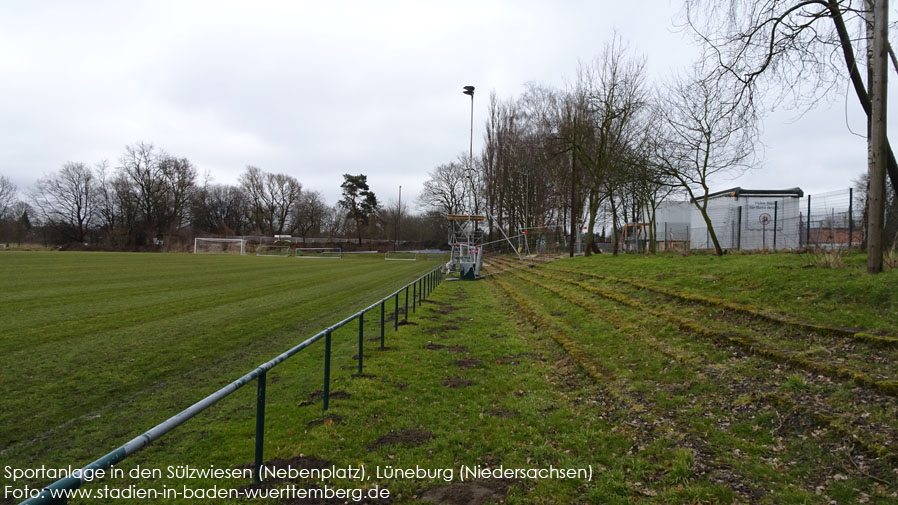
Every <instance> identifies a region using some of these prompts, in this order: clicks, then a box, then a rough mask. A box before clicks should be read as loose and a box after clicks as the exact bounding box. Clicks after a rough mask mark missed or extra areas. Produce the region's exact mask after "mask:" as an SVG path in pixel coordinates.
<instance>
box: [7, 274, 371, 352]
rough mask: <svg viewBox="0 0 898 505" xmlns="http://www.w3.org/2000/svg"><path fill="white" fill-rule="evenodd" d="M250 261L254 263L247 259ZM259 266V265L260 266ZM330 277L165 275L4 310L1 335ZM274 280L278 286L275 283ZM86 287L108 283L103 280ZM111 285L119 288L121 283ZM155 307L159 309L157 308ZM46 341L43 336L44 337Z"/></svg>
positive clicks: (56, 331)
mask: <svg viewBox="0 0 898 505" xmlns="http://www.w3.org/2000/svg"><path fill="white" fill-rule="evenodd" d="M198 259H200V258H198ZM248 261H252V259H248ZM254 264H256V265H257V266H258V265H259V263H257V262H254ZM241 267H243V265H241ZM341 267H343V268H342V269H341V270H343V271H345V272H346V273H347V274H348V275H356V274H358V273H363V272H364V271H365V270H366V269H368V268H370V266H369V265H361V264H359V265H352V264H351V263H349V262H347V264H346V265H341ZM330 272H331V270H330V269H324V270H320V269H313V268H311V267H309V266H299V267H297V268H295V269H289V268H288V269H285V268H284V265H279V266H277V267H276V268H275V267H268V268H263V269H261V270H260V271H254V270H253V269H252V268H246V267H243V268H241V269H240V271H238V272H236V273H232V272H229V271H220V270H219V271H210V270H208V269H203V270H202V272H201V273H199V274H196V273H195V274H193V275H191V276H182V275H181V274H180V273H177V275H175V274H172V273H168V272H160V273H158V274H156V275H155V276H152V277H148V278H147V279H148V280H151V281H152V284H153V287H152V288H150V287H149V286H148V283H145V282H138V283H134V282H129V283H126V284H119V285H117V286H116V287H115V288H114V289H112V288H110V289H107V290H105V291H101V292H98V293H93V294H91V295H88V296H81V295H77V294H72V295H69V296H66V297H61V298H59V299H58V300H55V303H54V304H53V305H51V306H48V307H46V308H43V307H40V306H34V305H32V304H30V303H26V304H23V305H20V306H18V307H17V306H16V305H12V304H11V305H9V306H7V307H6V309H4V312H6V311H9V313H10V317H7V318H4V319H3V322H0V331H2V332H3V334H7V335H8V334H9V333H7V332H12V331H20V333H17V335H16V336H17V337H19V338H23V337H27V336H28V335H29V333H36V334H41V333H46V334H50V335H60V332H65V330H66V328H71V327H73V325H71V324H70V322H69V318H71V319H76V320H77V319H84V318H96V319H98V322H99V323H100V325H101V326H100V328H97V329H102V328H103V326H102V325H103V319H104V316H105V317H106V318H108V319H110V320H111V321H115V320H116V318H117V316H119V315H120V314H122V313H130V312H132V311H133V309H134V308H135V307H140V308H141V309H143V313H144V314H151V312H150V311H148V310H146V309H150V308H152V309H153V310H152V313H157V312H163V313H164V312H166V311H167V310H170V309H171V307H166V305H169V306H172V307H174V306H177V305H180V304H182V302H183V301H184V300H190V301H191V303H192V304H194V305H198V304H199V303H201V301H202V300H203V299H205V300H206V301H207V302H209V303H212V304H215V303H216V299H222V300H227V299H229V298H232V299H233V298H241V297H242V298H251V297H253V296H258V294H259V293H260V292H263V291H265V290H271V291H275V290H277V289H279V288H283V287H285V286H289V285H291V284H293V283H297V282H303V283H310V282H311V283H317V282H321V281H324V280H327V279H328V277H329V276H330V275H331V273H330ZM158 279H164V281H163V282H159V281H158ZM273 279H274V282H272V280H273ZM75 282H78V281H75ZM85 282H98V283H103V284H105V283H106V281H105V280H103V279H96V280H94V281H85ZM110 284H111V285H116V283H110ZM212 288H214V289H212ZM154 304H156V305H158V307H154V306H153V305H154ZM130 317H137V315H130ZM59 323H61V325H60V324H59ZM82 324H87V323H81V322H80V321H79V324H77V325H76V327H77V328H78V329H79V330H80V329H81V325H82ZM113 324H114V323H113ZM60 326H61V327H60ZM113 327H114V326H113ZM84 329H85V330H87V329H88V328H84ZM94 330H96V329H94ZM43 337H44V335H42V338H43ZM21 343H22V342H21V341H20V342H17V343H16V347H19V346H20V345H21ZM0 349H2V340H0Z"/></svg>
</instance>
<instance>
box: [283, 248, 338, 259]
mask: <svg viewBox="0 0 898 505" xmlns="http://www.w3.org/2000/svg"><path fill="white" fill-rule="evenodd" d="M294 255H295V256H296V257H297V258H311V259H337V260H338V259H341V258H343V250H342V249H340V248H339V247H297V248H296V251H295V253H294Z"/></svg>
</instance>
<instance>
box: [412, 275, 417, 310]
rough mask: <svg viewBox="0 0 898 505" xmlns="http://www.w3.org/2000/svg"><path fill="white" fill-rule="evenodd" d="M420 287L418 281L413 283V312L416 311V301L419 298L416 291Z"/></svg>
mask: <svg viewBox="0 0 898 505" xmlns="http://www.w3.org/2000/svg"><path fill="white" fill-rule="evenodd" d="M417 288H418V281H415V282H413V283H412V312H415V301H416V300H417V299H418V294H417V293H416V291H415V290H416V289H417Z"/></svg>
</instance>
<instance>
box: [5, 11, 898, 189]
mask: <svg viewBox="0 0 898 505" xmlns="http://www.w3.org/2000/svg"><path fill="white" fill-rule="evenodd" d="M679 9H680V2H679V1H676V0H671V1H668V0H643V1H638V2H620V1H616V2H611V1H588V0H584V1H559V0H554V1H545V2H536V1H511V0H509V1H473V2H465V1H458V0H455V1H451V2H450V1H439V2H438V1H429V2H428V1H415V2H412V1H408V2H399V1H393V0H381V1H377V2H374V1H359V2H350V1H328V2H321V1H319V2H299V1H292V2H287V1H282V2H275V1H271V2H260V1H254V2H187V1H177V2H163V1H147V2H138V1H127V2H118V1H109V2H84V1H79V2H71V1H65V2H43V1H35V2H14V1H4V2H0V76H2V79H0V118H2V120H0V129H2V131H0V174H3V175H6V176H9V177H10V178H12V180H13V181H14V182H15V183H16V184H17V185H18V186H19V188H20V190H22V189H27V188H28V187H29V186H31V185H32V184H33V183H34V181H35V180H36V179H37V178H38V177H40V176H41V175H43V174H45V173H48V172H52V171H55V170H57V169H58V168H59V167H60V166H61V165H62V164H63V163H65V162H67V161H82V162H85V163H89V164H93V163H95V162H98V161H100V160H104V159H106V160H109V162H110V164H111V165H112V166H116V165H117V162H118V158H119V156H120V155H121V153H122V152H123V151H124V146H126V145H128V144H133V143H135V142H138V141H145V142H150V143H153V144H154V145H156V146H158V147H160V148H162V149H164V150H166V151H167V152H169V153H171V154H174V155H177V156H183V157H187V158H189V159H190V160H191V161H192V162H193V163H194V164H195V165H196V166H197V168H198V169H199V171H200V173H201V174H205V173H209V174H210V175H211V176H212V177H213V179H214V180H215V181H216V182H223V183H234V182H236V181H237V177H238V176H239V174H240V173H241V172H242V171H243V170H244V169H245V167H246V165H255V166H258V167H260V168H262V169H264V170H266V171H270V172H281V173H287V174H290V175H292V176H294V177H296V178H297V179H299V180H300V181H301V182H302V183H303V185H304V186H305V187H307V188H311V189H315V190H319V191H321V192H322V193H323V194H324V196H325V198H326V199H327V201H328V202H329V203H335V202H336V200H337V199H338V198H339V193H340V187H339V186H340V183H341V182H342V174H343V173H353V174H356V173H364V174H367V175H368V181H369V184H370V185H371V187H372V189H373V190H374V191H375V193H376V194H377V195H378V197H379V198H380V200H381V201H382V202H387V201H389V200H391V199H395V198H396V196H397V193H398V187H399V185H400V184H401V185H402V186H403V200H404V201H406V202H410V201H411V200H412V198H413V197H414V196H416V195H417V193H418V191H419V190H420V187H421V184H422V183H423V181H424V180H426V179H427V172H428V171H430V170H432V169H433V168H434V167H435V166H436V165H439V164H441V163H445V162H448V161H451V160H453V159H454V158H455V157H456V156H457V155H458V154H459V153H460V152H465V151H466V150H467V147H468V134H469V120H470V116H469V115H470V108H469V107H470V102H469V98H468V97H467V96H465V95H463V94H462V93H461V91H462V89H461V88H462V86H464V85H474V86H476V87H477V94H476V97H475V102H474V149H475V151H477V150H478V149H479V147H480V146H482V135H483V123H484V121H485V120H486V110H487V107H486V106H487V103H488V95H489V92H490V91H495V92H496V93H497V94H498V95H499V96H500V97H516V96H519V95H520V93H521V91H522V89H523V86H524V84H525V83H527V82H528V81H536V82H541V83H545V84H550V85H553V86H558V87H561V86H563V85H564V83H565V82H566V81H569V80H571V78H572V77H573V75H574V73H575V71H576V68H577V65H578V62H581V61H582V62H586V61H589V60H592V59H594V58H595V57H596V56H597V55H599V54H600V53H601V51H602V47H603V45H604V44H605V43H606V42H607V41H608V40H610V38H611V37H612V34H613V32H614V30H617V32H618V33H619V34H620V35H621V37H622V38H624V39H625V40H626V41H628V43H629V44H630V47H631V48H632V49H633V50H634V51H636V52H638V53H640V54H643V55H644V56H645V57H646V59H647V69H648V73H649V81H650V82H660V80H662V79H663V78H664V77H665V76H668V75H670V74H672V73H674V72H676V71H677V70H680V69H685V68H686V67H687V66H688V65H689V64H690V62H691V61H692V60H693V59H694V58H695V56H696V54H697V48H696V47H695V46H694V45H693V44H692V42H691V39H690V38H689V37H688V35H687V34H684V33H681V32H679V31H678V30H677V29H676V28H675V26H674V18H675V17H676V15H677V13H678V11H679ZM890 77H891V78H892V81H894V80H895V79H894V74H892V75H891V76H890ZM892 96H898V95H895V91H893V92H892ZM847 109H848V110H849V114H847V116H846V112H845V111H846V102H845V100H844V98H842V97H834V100H833V101H832V103H831V104H830V105H829V106H822V107H818V108H817V109H815V110H813V111H811V112H810V113H808V114H807V115H805V116H804V117H803V118H801V119H800V120H798V121H793V120H794V116H795V113H794V112H790V111H784V112H776V113H774V114H772V115H770V116H769V117H768V118H767V119H766V121H765V124H764V132H765V133H764V143H765V145H766V148H765V157H764V164H763V166H762V167H760V168H759V169H757V170H755V171H753V172H751V173H747V174H745V175H743V176H742V177H740V178H738V179H735V180H721V181H717V183H716V184H715V187H714V188H712V189H714V190H718V189H725V188H728V187H732V186H737V185H741V186H743V187H750V188H786V187H794V186H799V187H801V188H803V189H804V190H805V191H806V192H809V193H819V192H825V191H830V190H835V189H842V188H846V187H848V186H849V185H850V184H851V181H852V179H854V178H855V177H857V175H858V174H860V173H862V172H863V171H864V170H865V160H866V147H865V141H864V140H863V139H862V138H858V137H856V136H854V135H852V134H851V133H850V132H849V131H848V128H847V127H846V117H847V118H848V121H849V122H850V124H851V125H852V127H853V129H854V130H855V131H857V132H863V130H864V121H863V117H862V116H861V115H860V114H859V107H858V105H857V101H856V99H854V98H853V97H851V98H849V99H848V101H847ZM893 109H894V108H893Z"/></svg>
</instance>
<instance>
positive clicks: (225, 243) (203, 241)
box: [193, 237, 246, 255]
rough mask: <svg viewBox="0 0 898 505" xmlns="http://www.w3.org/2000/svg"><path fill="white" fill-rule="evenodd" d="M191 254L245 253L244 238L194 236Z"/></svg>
mask: <svg viewBox="0 0 898 505" xmlns="http://www.w3.org/2000/svg"><path fill="white" fill-rule="evenodd" d="M193 254H240V255H244V254H246V240H245V239H242V238H215V237H196V238H194V239H193Z"/></svg>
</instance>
